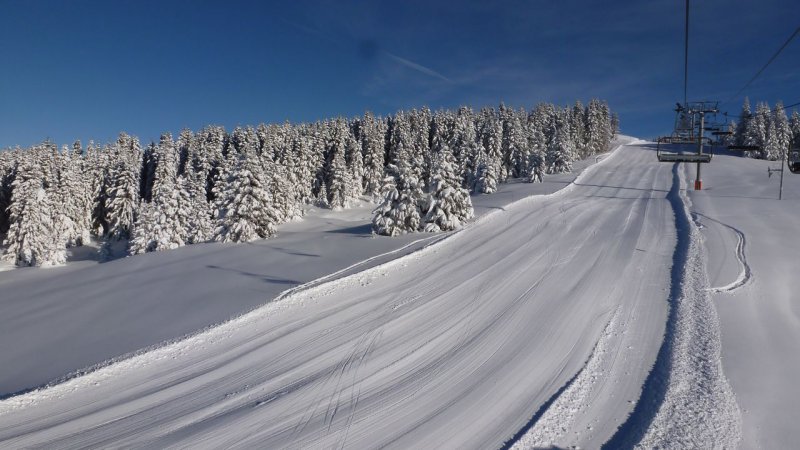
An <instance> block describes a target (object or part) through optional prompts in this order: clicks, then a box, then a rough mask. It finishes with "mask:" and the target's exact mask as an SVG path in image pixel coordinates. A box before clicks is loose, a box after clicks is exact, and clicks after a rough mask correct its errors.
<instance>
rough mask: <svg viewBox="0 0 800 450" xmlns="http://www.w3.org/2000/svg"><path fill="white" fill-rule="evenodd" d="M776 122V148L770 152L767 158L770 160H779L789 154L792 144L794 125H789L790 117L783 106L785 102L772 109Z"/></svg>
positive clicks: (774, 127)
mask: <svg viewBox="0 0 800 450" xmlns="http://www.w3.org/2000/svg"><path fill="white" fill-rule="evenodd" d="M771 122H772V123H773V124H774V125H773V129H774V133H775V144H776V145H775V149H774V151H773V152H771V153H769V154H768V156H767V158H768V159H770V160H778V159H781V158H783V157H785V156H786V155H787V152H788V151H789V149H790V148H791V146H792V127H791V125H789V118H788V117H786V111H785V110H784V108H783V103H782V102H778V103H777V104H776V105H775V108H774V109H773V111H772V120H771Z"/></svg>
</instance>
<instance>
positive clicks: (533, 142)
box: [523, 113, 547, 183]
mask: <svg viewBox="0 0 800 450" xmlns="http://www.w3.org/2000/svg"><path fill="white" fill-rule="evenodd" d="M545 123H546V122H544V121H543V120H541V118H540V117H538V116H537V114H536V113H531V114H530V115H528V122H527V127H526V138H527V142H528V150H527V152H526V155H525V171H524V173H523V176H524V177H525V178H526V180H527V181H528V182H530V183H533V182H534V181H539V182H542V181H543V175H544V171H545V165H544V164H545V156H546V154H547V137H546V136H545V133H544V130H543V129H542V128H540V127H542V126H544V124H545Z"/></svg>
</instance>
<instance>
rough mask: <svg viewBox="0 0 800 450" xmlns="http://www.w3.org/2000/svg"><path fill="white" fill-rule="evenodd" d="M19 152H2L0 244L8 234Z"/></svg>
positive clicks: (0, 159) (0, 167) (0, 172)
mask: <svg viewBox="0 0 800 450" xmlns="http://www.w3.org/2000/svg"><path fill="white" fill-rule="evenodd" d="M17 153H18V152H12V151H0V242H2V240H3V238H4V237H5V234H6V233H7V232H8V227H9V225H10V223H9V215H8V214H9V211H8V207H9V206H10V205H11V183H12V182H13V181H14V176H15V174H16V171H17V162H16V159H15V155H16V154H17Z"/></svg>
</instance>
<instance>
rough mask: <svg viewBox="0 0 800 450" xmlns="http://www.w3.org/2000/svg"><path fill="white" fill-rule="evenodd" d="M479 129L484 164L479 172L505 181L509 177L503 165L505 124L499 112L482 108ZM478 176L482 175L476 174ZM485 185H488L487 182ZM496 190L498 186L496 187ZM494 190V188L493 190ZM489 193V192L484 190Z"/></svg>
mask: <svg viewBox="0 0 800 450" xmlns="http://www.w3.org/2000/svg"><path fill="white" fill-rule="evenodd" d="M478 120H479V124H478V129H479V130H480V143H481V145H482V146H483V157H484V158H483V166H484V168H482V169H480V170H479V172H480V173H482V174H484V175H483V176H484V177H485V176H486V175H487V174H492V176H493V178H494V179H495V180H497V181H500V182H504V181H505V180H506V178H508V173H506V171H505V168H504V166H503V151H502V142H503V124H502V123H501V122H500V120H499V119H498V117H497V113H496V112H495V110H494V109H492V108H484V109H482V110H481V113H480V116H479V118H478ZM476 176H477V177H480V176H481V175H479V174H476ZM483 186H487V185H486V184H485V183H484V184H483ZM495 190H496V188H495ZM492 192H494V190H492ZM483 193H486V194H488V193H489V192H487V191H483Z"/></svg>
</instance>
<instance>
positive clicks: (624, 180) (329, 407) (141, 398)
mask: <svg viewBox="0 0 800 450" xmlns="http://www.w3.org/2000/svg"><path fill="white" fill-rule="evenodd" d="M727 158H729V159H730V161H728V159H726V157H723V156H717V157H715V160H714V162H713V163H712V164H710V165H708V166H709V167H715V166H714V164H717V162H718V161H721V162H720V163H719V164H718V165H719V166H720V168H722V167H723V166H724V165H725V164H727V165H728V166H727V167H729V168H730V170H731V171H733V172H734V173H735V174H737V175H741V176H742V179H744V180H748V178H747V174H748V173H749V171H750V170H753V168H752V164H750V163H751V161H750V160H742V159H739V160H734V158H732V157H727ZM726 161H728V162H726ZM684 169H685V168H683V167H682V166H677V167H676V166H674V165H672V164H660V163H658V162H657V160H656V158H655V149H654V148H653V146H651V145H649V144H646V143H641V142H636V143H632V144H631V145H625V146H622V147H620V148H618V149H617V150H616V151H615V152H614V153H612V154H611V155H610V156H608V157H606V158H604V159H603V160H602V161H600V162H599V163H597V164H595V165H592V166H591V167H590V168H588V169H587V170H585V171H584V172H583V173H582V174H581V175H580V176H579V177H578V178H577V179H576V180H575V181H574V182H573V183H570V184H569V185H568V186H566V187H565V188H563V189H561V190H559V191H558V192H556V193H554V194H550V195H539V196H530V197H524V198H522V199H521V200H519V201H516V202H514V203H511V204H509V205H507V206H504V207H499V208H496V209H494V210H493V211H492V212H489V213H487V214H484V215H483V216H482V217H481V218H479V219H478V220H476V221H475V222H473V223H471V224H469V225H468V226H467V227H466V228H465V229H463V230H461V231H458V232H455V233H453V234H451V235H449V236H447V237H446V238H445V239H432V240H431V241H429V242H425V243H424V244H422V245H420V247H424V248H422V249H421V250H418V251H416V252H413V253H410V254H407V255H405V256H402V257H399V258H397V259H394V260H390V261H388V262H384V261H383V260H381V261H374V262H373V263H371V264H368V265H366V266H365V267H368V268H367V269H366V270H361V271H358V270H345V271H344V272H342V273H340V274H339V275H338V276H334V277H331V278H329V279H327V281H324V282H312V283H310V284H301V285H299V286H297V287H295V288H294V289H290V290H289V291H287V292H285V293H284V294H282V295H281V296H280V297H279V298H278V299H277V300H276V301H273V302H270V303H267V304H265V305H264V306H261V307H259V308H256V309H254V310H252V311H251V312H249V313H246V314H244V315H242V316H239V317H236V318H234V319H232V320H230V321H228V322H225V323H223V324H221V325H218V326H215V327H212V328H209V329H206V330H205V331H202V332H199V333H195V334H193V335H191V336H189V337H187V338H185V339H181V340H175V341H172V342H170V343H167V344H165V345H161V346H159V347H156V348H153V349H151V350H150V351H146V352H141V353H139V354H136V355H134V356H132V357H129V358H126V359H121V360H119V361H116V362H113V363H110V364H106V365H104V366H102V367H100V368H97V369H96V370H93V371H90V372H88V373H85V374H82V375H80V376H75V377H73V378H70V379H68V380H66V381H64V382H63V383H60V384H56V385H53V386H48V387H45V388H42V389H39V390H34V391H31V392H28V393H24V394H21V395H15V396H12V397H9V398H6V399H5V400H3V401H0V445H2V446H7V447H31V446H34V447H35V446H42V447H51V448H52V447H58V448H60V447H84V446H95V447H108V446H115V447H117V446H123V447H124V446H146V447H166V446H178V447H193V446H198V445H202V446H214V447H262V448H285V447H325V448H328V447H334V446H336V447H352V448H363V447H383V446H392V447H401V448H491V447H495V448H496V447H501V446H504V445H508V446H511V445H514V446H516V447H522V448H528V447H549V446H559V447H567V446H579V447H582V448H596V447H600V446H602V445H603V444H607V445H608V446H609V447H617V446H630V445H637V444H638V445H640V446H643V447H648V448H649V447H654V446H658V447H670V446H685V447H699V448H710V447H734V446H736V445H739V443H740V435H741V436H742V437H743V440H742V441H741V442H743V443H744V444H745V445H746V446H748V447H749V446H761V445H764V443H772V444H774V445H778V446H779V445H782V444H787V443H789V444H790V443H791V442H792V441H791V440H790V439H789V440H787V439H786V436H791V434H790V433H791V432H792V431H791V430H787V429H784V428H782V427H783V424H787V420H788V421H791V419H787V417H788V418H790V417H793V413H794V412H796V406H792V402H793V401H794V402H795V403H794V404H795V405H796V404H797V395H796V390H795V391H790V392H788V393H776V394H774V395H773V394H772V393H770V394H768V395H766V398H764V396H760V395H758V394H759V392H760V391H761V389H760V388H762V387H763V386H764V384H763V383H765V382H764V381H759V379H758V377H755V376H754V375H755V372H758V371H759V370H760V371H765V372H767V373H768V374H769V376H770V379H771V380H772V381H775V382H777V383H779V384H778V387H779V388H780V389H790V390H791V389H792V384H790V383H789V380H790V379H791V373H789V374H783V373H780V374H777V375H776V374H774V373H773V372H774V371H773V370H771V368H770V367H774V366H769V364H773V365H778V367H781V368H786V369H787V370H791V369H797V358H796V356H794V355H792V354H790V351H789V349H790V348H791V344H789V343H787V342H780V339H781V338H787V339H794V341H792V342H797V337H798V336H797V329H798V321H797V312H796V311H797V305H796V304H793V303H792V301H791V297H790V296H789V292H790V291H789V290H788V287H787V288H786V290H785V291H784V288H783V287H778V288H773V286H774V285H771V284H766V283H772V282H774V283H780V282H782V281H786V280H785V279H784V278H781V277H783V276H787V275H786V274H788V273H789V271H790V268H791V265H790V264H785V265H784V266H783V267H777V268H776V267H773V265H774V264H773V265H771V263H770V262H769V261H765V260H764V258H761V257H759V254H760V253H759V252H755V253H753V252H752V251H751V250H752V246H753V245H754V242H759V239H758V238H756V237H754V236H751V233H753V234H758V231H752V230H751V229H749V228H748V227H749V226H751V227H753V229H755V228H757V227H756V224H757V220H753V219H750V220H745V219H744V218H743V217H744V216H743V214H744V213H741V214H742V215H740V216H737V215H736V214H739V213H738V212H735V213H734V214H732V215H731V216H725V215H724V214H720V213H718V211H720V210H723V209H722V208H727V207H729V205H725V204H724V201H725V200H724V198H723V197H724V195H722V194H720V195H719V196H715V191H714V190H715V189H718V187H717V186H720V187H721V186H724V185H725V183H726V180H728V176H729V175H730V174H729V173H721V172H720V173H717V172H714V170H713V169H708V168H707V169H706V172H705V173H706V180H705V183H706V186H708V187H709V190H708V191H703V192H701V193H695V194H691V195H690V194H687V193H686V190H685V188H686V186H687V185H690V184H691V181H692V177H691V174H690V173H688V172H687V171H686V170H684ZM745 182H746V181H745ZM770 182H771V180H770ZM792 183H794V181H792ZM791 189H793V188H791ZM791 189H789V191H790V192H791ZM757 191H758V190H757ZM720 192H721V191H720ZM738 192H741V191H738ZM758 192H760V191H758ZM734 194H735V195H736V193H735V192H734ZM742 197H744V195H739V197H737V198H735V200H731V201H735V202H736V205H737V207H739V208H741V207H742V204H747V205H751V206H753V207H754V208H764V209H765V210H766V211H763V212H764V213H774V214H776V215H777V217H779V218H780V219H781V220H782V221H779V222H778V223H779V225H777V226H776V228H778V229H779V230H783V231H786V230H791V228H792V227H791V226H789V225H787V223H788V224H791V223H794V224H795V225H796V224H797V221H796V219H794V218H793V217H792V216H791V215H790V213H787V212H784V213H780V211H785V210H784V209H782V208H781V207H782V206H783V204H778V206H774V207H773V206H769V205H766V202H765V201H764V200H763V199H750V200H748V199H744V198H742ZM798 197H800V196H798ZM487 198H488V197H487ZM720 198H722V200H720ZM759 202H760V203H764V205H763V206H760V205H758V206H757V204H758V203H759ZM774 203H777V202H774ZM770 204H772V203H770ZM730 207H732V206H730ZM715 208H720V209H715ZM768 208H773V209H769V210H767V209H768ZM476 209H478V208H476ZM795 210H796V209H795ZM781 214H782V215H781ZM735 219H737V220H738V222H737V220H735ZM714 221H718V223H719V224H720V225H719V227H721V228H713V229H714V230H716V231H715V232H714V233H715V234H709V230H711V229H712V226H713V227H717V225H712V224H716V223H717V222H714ZM722 224H724V225H725V226H723V225H722ZM795 229H796V226H795ZM786 232H787V233H788V231H786ZM786 236H789V234H787V235H786ZM775 245H778V244H775ZM792 245H795V246H797V244H792ZM398 247H402V245H400V246H398ZM767 251H775V252H777V254H779V255H784V254H786V252H787V251H786V250H783V252H781V250H780V249H779V248H777V247H775V246H773V247H771V248H769V250H764V253H767ZM721 255H725V256H721ZM394 256H396V254H395V255H394ZM394 256H392V257H394ZM761 256H762V257H763V256H764V255H761ZM133 259H135V258H133ZM789 261H791V259H789ZM345 267H347V266H345ZM360 268H363V267H360ZM360 268H358V269H360ZM767 272H768V273H767ZM6 273H8V272H6ZM782 274H784V275H782ZM762 277H763V278H762ZM762 279H763V280H765V281H764V283H765V284H764V285H763V286H762V287H763V289H764V291H765V292H768V293H770V297H771V298H770V299H769V300H766V301H764V300H762V303H763V304H764V307H765V308H768V309H770V310H771V311H772V312H770V313H762V315H760V316H758V317H757V319H756V320H755V324H754V325H753V330H748V331H747V332H745V334H749V335H751V337H752V338H753V339H758V340H759V341H758V342H759V343H763V344H764V346H773V347H775V348H774V349H773V350H770V351H764V352H762V353H765V354H764V355H760V354H758V353H759V350H761V349H760V348H753V347H752V346H750V344H749V343H747V342H744V341H743V340H742V339H741V338H738V337H735V336H736V335H737V334H739V333H740V331H741V330H739V329H738V328H741V327H744V326H748V325H749V322H748V316H747V315H748V314H753V308H757V307H756V306H754V305H753V303H755V301H754V300H753V299H750V298H749V296H748V295H746V294H745V293H747V292H749V291H748V290H751V289H754V286H757V285H758V283H759V282H761V280H762ZM75 282H76V283H79V282H80V281H79V280H75ZM790 285H791V284H790V283H788V281H787V284H786V285H785V286H790ZM752 292H757V291H752ZM784 292H785V295H783V293H784ZM722 296H730V298H727V297H726V298H725V299H723V298H722ZM787 296H788V297H787ZM715 300H716V301H718V302H717V304H716V306H717V307H719V308H720V313H719V318H718V315H717V310H716V308H715V304H714V303H713V301H715ZM720 300H724V302H723V301H720ZM722 303H725V304H726V305H724V306H723V305H722ZM30 314H33V313H30ZM771 326H774V328H775V330H774V331H772V332H771V333H773V334H770V333H768V332H767V330H772V329H771V328H770V327H771ZM731 336H734V337H731ZM766 348H771V347H766ZM732 349H735V351H737V352H738V351H741V352H743V353H744V354H745V355H746V357H749V358H755V359H757V360H758V363H759V364H763V365H762V366H760V367H758V366H754V365H752V364H747V363H746V362H745V361H741V360H739V359H738V358H737V357H736V356H735V355H734V353H732V352H733V350H732ZM732 355H733V356H732ZM4 357H5V356H4ZM780 358H784V359H785V360H788V361H781V360H780ZM723 369H724V372H723ZM792 373H798V372H797V370H794V372H792ZM726 374H727V375H729V376H730V378H731V383H730V385H729V383H728V379H727V378H726ZM784 383H785V384H784ZM731 387H732V388H733V389H731ZM734 392H736V396H734ZM771 406H777V407H778V410H777V411H774V412H771V413H768V412H767V409H768V408H769V407H771ZM751 412H752V414H753V417H750V416H748V414H750V413H751ZM794 416H796V414H795V415H794ZM764 417H768V418H770V419H775V420H776V421H777V422H778V423H777V424H775V423H765V419H764ZM781 419H783V420H781ZM772 432H778V433H783V434H782V435H781V436H777V437H765V436H764V433H772Z"/></svg>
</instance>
